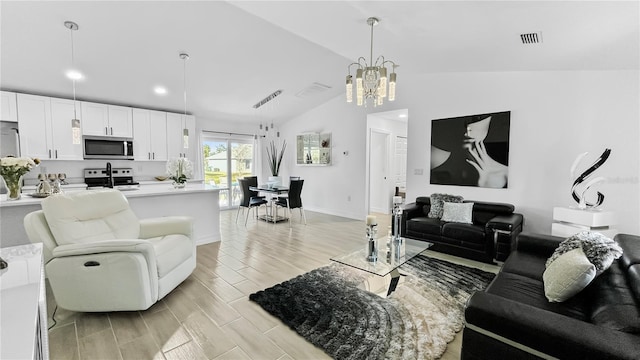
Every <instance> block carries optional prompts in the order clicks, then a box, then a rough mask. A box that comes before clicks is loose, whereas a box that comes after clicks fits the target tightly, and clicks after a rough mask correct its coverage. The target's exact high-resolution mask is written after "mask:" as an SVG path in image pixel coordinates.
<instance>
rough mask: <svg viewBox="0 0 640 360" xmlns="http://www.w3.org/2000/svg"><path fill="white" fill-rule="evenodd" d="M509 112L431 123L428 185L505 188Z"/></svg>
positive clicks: (440, 120)
mask: <svg viewBox="0 0 640 360" xmlns="http://www.w3.org/2000/svg"><path fill="white" fill-rule="evenodd" d="M510 117H511V112H510V111H504V112H497V113H490V114H482V115H471V116H461V117H456V118H449V119H438V120H433V121H432V122H431V184H438V185H462V186H478V187H488V188H506V187H507V185H508V180H509V172H508V170H509V125H510Z"/></svg>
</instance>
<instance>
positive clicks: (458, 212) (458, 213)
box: [440, 202, 473, 224]
mask: <svg viewBox="0 0 640 360" xmlns="http://www.w3.org/2000/svg"><path fill="white" fill-rule="evenodd" d="M472 217H473V203H472V202H469V203H450V202H445V203H444V206H443V210H442V218H440V220H442V221H448V222H456V223H462V224H473V221H472Z"/></svg>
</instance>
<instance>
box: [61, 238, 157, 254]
mask: <svg viewBox="0 0 640 360" xmlns="http://www.w3.org/2000/svg"><path fill="white" fill-rule="evenodd" d="M110 252H138V253H143V254H144V255H145V257H148V256H147V255H150V256H151V257H152V258H155V252H154V249H153V245H152V244H151V243H150V242H148V241H147V240H142V239H120V240H106V241H96V242H92V243H82V244H69V245H60V246H57V247H56V248H54V249H53V251H52V254H53V257H54V258H60V257H67V256H78V255H91V254H101V253H110Z"/></svg>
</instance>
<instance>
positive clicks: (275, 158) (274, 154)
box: [267, 140, 287, 176]
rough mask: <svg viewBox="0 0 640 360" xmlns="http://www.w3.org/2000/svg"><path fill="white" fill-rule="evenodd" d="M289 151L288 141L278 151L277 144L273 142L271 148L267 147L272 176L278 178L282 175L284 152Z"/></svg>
mask: <svg viewBox="0 0 640 360" xmlns="http://www.w3.org/2000/svg"><path fill="white" fill-rule="evenodd" d="M286 149H287V141H286V140H285V141H283V142H282V148H281V149H280V150H278V148H277V147H276V142H275V141H273V140H271V143H269V146H267V158H268V159H269V168H270V169H271V176H278V173H280V165H281V164H282V157H283V156H284V151H285V150H286Z"/></svg>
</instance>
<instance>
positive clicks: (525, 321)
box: [463, 292, 640, 359]
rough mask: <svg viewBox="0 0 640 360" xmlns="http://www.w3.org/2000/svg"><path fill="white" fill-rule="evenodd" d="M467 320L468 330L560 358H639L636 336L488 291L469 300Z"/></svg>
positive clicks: (638, 343) (639, 349) (639, 352)
mask: <svg viewBox="0 0 640 360" xmlns="http://www.w3.org/2000/svg"><path fill="white" fill-rule="evenodd" d="M465 319H466V324H467V325H466V326H467V327H468V328H469V330H473V331H476V332H480V333H483V334H484V335H487V336H491V337H494V336H492V335H497V339H498V340H500V338H505V339H508V340H510V341H513V342H516V343H518V344H521V345H524V346H526V347H528V348H531V349H534V350H536V351H540V352H542V353H544V354H548V355H551V356H553V357H557V358H561V359H570V358H571V359H605V358H606V359H609V358H616V359H639V358H640V337H639V336H637V335H633V334H628V333H624V332H620V331H615V330H611V329H607V328H603V327H600V326H596V325H593V324H591V323H588V322H585V321H580V320H577V319H573V318H570V317H567V316H564V315H559V314H556V313H553V312H550V311H546V310H542V309H539V308H536V307H533V306H530V305H526V304H522V303H519V302H516V301H513V300H509V299H506V298H503V297H500V296H496V295H493V294H489V293H486V292H477V293H475V294H474V295H473V296H472V297H471V298H470V299H469V301H468V302H467V307H466V309H465ZM494 338H496V337H494ZM500 341H501V340H500ZM463 346H464V338H463Z"/></svg>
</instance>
